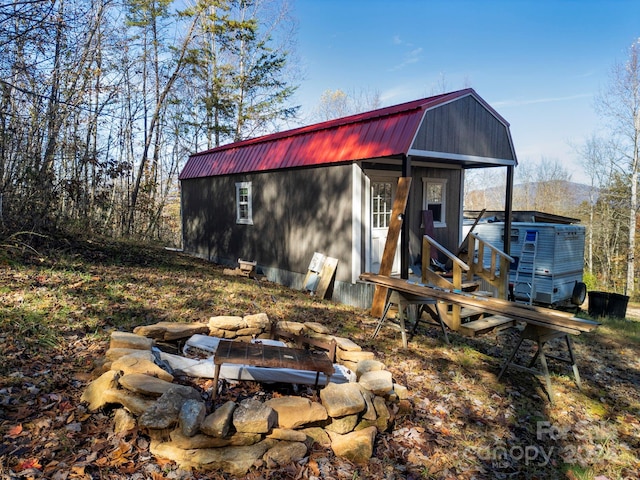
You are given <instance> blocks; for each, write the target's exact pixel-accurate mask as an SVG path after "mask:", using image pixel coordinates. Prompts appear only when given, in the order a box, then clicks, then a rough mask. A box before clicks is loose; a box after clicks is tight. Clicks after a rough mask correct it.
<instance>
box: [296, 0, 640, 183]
mask: <svg viewBox="0 0 640 480" xmlns="http://www.w3.org/2000/svg"><path fill="white" fill-rule="evenodd" d="M293 4H294V15H295V16H296V18H297V19H298V22H299V28H298V49H297V55H298V57H299V59H300V61H301V68H302V71H303V75H304V77H303V79H302V80H301V82H300V88H299V90H298V93H297V100H298V103H300V104H301V105H302V107H303V114H304V113H307V114H308V113H309V112H310V110H312V109H313V108H314V107H315V106H317V104H318V101H319V99H320V96H321V95H322V92H324V91H325V90H327V89H330V90H336V89H341V90H343V91H345V92H348V93H350V92H356V93H357V92H360V91H377V92H378V93H379V94H380V96H381V99H382V103H383V106H387V105H393V104H396V103H402V102H405V101H409V100H414V99H418V98H423V97H427V96H430V95H433V94H436V93H440V92H441V91H442V85H444V86H445V87H446V90H459V89H461V88H467V87H471V88H473V89H475V90H476V92H478V94H479V95H480V96H481V97H483V98H484V99H485V100H486V101H488V102H489V104H491V105H492V106H493V107H494V108H495V109H496V110H497V111H498V112H499V113H500V114H501V115H502V116H503V117H504V118H506V120H507V121H508V122H509V123H510V124H511V133H512V136H513V140H514V144H515V148H516V153H517V155H518V160H519V162H520V163H524V162H530V163H535V162H539V161H540V160H541V159H542V158H545V159H547V160H558V161H560V162H562V163H563V164H565V165H566V168H567V170H568V171H569V172H570V173H571V174H572V179H573V180H574V181H586V178H585V177H584V175H582V174H581V172H580V165H579V160H578V155H577V154H576V152H575V147H574V146H572V145H580V144H582V143H584V140H585V139H586V138H587V137H588V136H590V135H591V134H592V133H595V132H597V131H598V129H599V128H601V126H600V125H599V123H601V122H600V119H599V118H598V116H597V115H596V113H595V111H594V97H595V96H596V95H597V94H598V93H599V92H600V91H601V90H603V89H605V88H606V86H607V84H608V82H609V72H610V71H611V67H612V66H613V64H614V63H615V62H623V61H624V60H625V59H626V52H627V48H628V47H629V45H631V43H632V42H634V41H635V40H636V39H637V38H638V37H640V0H607V1H605V0H603V1H594V0H572V1H568V0H555V1H552V0H536V1H530V0H510V1H508V0H487V1H484V0H475V1H458V0H451V1H444V0H293Z"/></svg>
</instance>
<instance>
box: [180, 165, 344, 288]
mask: <svg viewBox="0 0 640 480" xmlns="http://www.w3.org/2000/svg"><path fill="white" fill-rule="evenodd" d="M236 182H251V184H252V196H253V204H252V209H253V225H237V224H236V205H235V184H236ZM351 202H352V166H351V165H338V166H332V167H323V168H313V169H295V170H280V171H278V172H266V173H256V174H243V175H232V176H221V177H208V178H201V179H192V180H183V181H182V217H183V237H184V250H185V252H187V253H191V254H194V255H197V256H200V257H203V258H207V259H209V260H212V261H216V262H219V263H223V264H235V262H236V261H237V259H238V258H243V259H247V260H255V261H257V262H258V265H260V266H261V267H265V268H267V269H275V270H278V271H282V272H298V273H302V274H304V273H306V271H307V267H308V266H309V262H310V260H311V257H312V256H313V253H314V252H316V251H317V252H321V253H324V254H325V255H328V256H331V257H335V258H337V259H338V261H339V263H338V270H337V273H336V279H337V280H339V281H340V280H342V281H350V280H351V244H352V242H351V231H352V223H351V222H352V216H351V215H352V213H351Z"/></svg>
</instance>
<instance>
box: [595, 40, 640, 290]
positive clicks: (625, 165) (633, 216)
mask: <svg viewBox="0 0 640 480" xmlns="http://www.w3.org/2000/svg"><path fill="white" fill-rule="evenodd" d="M597 110H598V112H599V113H600V114H601V115H602V116H603V117H604V118H606V119H607V120H608V121H609V126H610V133H611V136H612V138H614V139H616V145H617V148H618V156H619V161H617V162H616V163H615V165H616V167H617V169H618V172H619V173H620V174H621V179H622V180H626V183H627V185H628V188H629V197H628V202H627V204H626V212H627V215H626V216H627V225H628V232H627V258H626V267H627V274H626V285H625V293H626V294H627V295H630V296H631V295H633V294H634V292H635V250H636V235H637V231H636V226H637V215H638V175H639V173H640V39H638V40H636V41H635V42H634V43H633V44H632V45H631V46H630V47H629V50H628V57H627V59H626V61H625V62H624V63H616V64H614V66H613V68H612V71H611V77H610V82H609V85H608V87H607V90H606V91H604V92H603V93H602V94H601V95H600V96H599V98H598V99H597Z"/></svg>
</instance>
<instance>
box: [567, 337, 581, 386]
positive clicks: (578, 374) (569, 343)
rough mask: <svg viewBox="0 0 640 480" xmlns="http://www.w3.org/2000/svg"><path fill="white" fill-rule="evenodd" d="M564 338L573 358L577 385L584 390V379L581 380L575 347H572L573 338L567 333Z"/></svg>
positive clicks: (572, 362) (570, 356) (572, 366)
mask: <svg viewBox="0 0 640 480" xmlns="http://www.w3.org/2000/svg"><path fill="white" fill-rule="evenodd" d="M564 338H565V339H566V341H567V350H569V358H570V359H571V368H572V369H573V376H574V377H575V379H576V385H577V386H578V388H579V389H580V390H582V380H580V372H579V371H578V364H577V363H576V359H575V357H574V355H573V348H572V347H571V339H570V338H569V335H565V336H564Z"/></svg>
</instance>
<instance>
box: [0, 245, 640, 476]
mask: <svg viewBox="0 0 640 480" xmlns="http://www.w3.org/2000/svg"><path fill="white" fill-rule="evenodd" d="M630 310H631V307H630ZM259 312H266V313H267V314H268V315H269V317H270V318H271V319H282V320H285V319H286V320H294V321H316V322H322V323H324V324H326V325H328V326H330V327H331V328H332V330H333V331H334V332H335V333H336V334H339V335H341V336H348V337H350V338H352V339H353V340H354V341H356V342H357V343H359V344H360V345H362V346H363V347H364V348H365V349H367V350H372V351H374V352H375V353H376V355H377V356H378V358H379V359H380V360H382V361H383V362H384V363H385V364H386V365H387V367H388V369H389V370H391V372H392V373H393V375H394V379H395V380H396V381H397V382H398V383H403V384H405V385H407V386H408V387H409V389H410V391H411V400H410V402H409V405H404V406H403V408H401V409H400V411H399V412H398V415H397V417H396V418H395V423H394V426H393V429H392V430H391V431H389V432H384V433H380V434H379V435H378V437H377V441H376V447H375V452H374V458H372V459H371V462H370V463H369V464H368V465H365V466H361V465H360V466H357V465H353V464H351V463H349V462H347V461H344V460H341V459H338V458H336V457H335V456H333V454H332V453H331V452H330V451H329V450H326V449H323V448H315V449H314V450H313V451H312V452H311V454H310V456H309V459H308V460H307V461H305V462H303V463H302V464H295V465H289V466H287V467H285V468H280V469H278V470H269V469H267V467H266V466H263V467H258V468H256V469H255V470H254V471H252V472H250V474H249V475H248V477H247V478H250V479H266V478H270V479H279V478H283V479H284V478H291V479H295V478H314V477H315V478H335V479H357V478H387V479H405V478H406V479H418V478H434V479H435V478H437V479H440V478H444V479H449V478H451V479H454V478H460V479H474V478H475V479H501V478H504V479H511V478H514V479H520V478H531V479H534V478H539V479H554V478H568V479H576V478H580V479H592V478H593V479H604V478H608V479H618V478H629V479H632V478H639V472H640V461H639V460H638V458H639V457H640V420H639V418H640V415H639V414H640V391H639V386H640V361H639V358H640V357H639V355H638V345H639V344H640V328H639V325H640V322H636V321H633V320H626V321H625V320H617V321H614V320H604V321H603V326H602V327H600V328H599V329H598V330H597V331H596V332H595V333H592V334H587V335H582V336H580V337H577V338H574V347H575V351H576V354H577V356H578V362H579V367H580V375H581V377H582V380H583V389H582V391H580V390H578V389H577V388H576V385H575V383H574V382H573V376H572V375H571V371H570V369H569V368H568V366H567V365H566V364H563V363H559V362H556V361H550V367H551V370H552V371H553V372H554V376H553V380H552V381H553V387H554V389H555V392H556V398H555V402H554V403H553V404H552V403H550V402H549V401H548V399H547V398H546V394H545V389H544V388H543V384H542V383H541V381H540V380H539V379H537V378H534V377H532V376H530V375H527V374H523V373H519V372H516V371H513V370H509V371H508V372H507V373H506V374H505V376H504V377H503V378H502V379H501V381H498V380H497V374H498V372H499V370H500V366H501V363H502V361H503V359H504V357H505V356H506V355H507V354H508V352H509V351H510V350H511V348H513V346H514V345H515V341H516V338H517V332H516V331H515V329H508V330H503V331H500V332H497V333H490V334H485V335H482V336H480V337H477V338H466V337H462V336H460V335H458V334H455V333H450V339H451V345H450V346H448V345H446V344H444V342H443V341H442V338H441V336H440V333H439V332H438V329H437V328H435V327H431V326H428V325H425V326H422V325H421V326H420V328H419V330H418V333H417V335H416V336H415V337H414V338H413V339H412V341H411V342H410V348H409V349H407V350H404V349H402V348H401V341H400V335H399V333H398V332H397V331H396V330H394V329H393V328H391V327H385V328H383V330H382V332H381V334H380V335H379V336H378V337H377V338H376V339H375V341H372V340H371V339H370V334H371V332H372V331H373V328H374V326H375V323H376V320H375V319H373V318H371V317H369V316H368V315H367V313H366V312H365V311H363V310H360V309H355V308H351V307H347V306H344V305H340V304H336V303H333V302H330V301H320V300H317V299H315V298H312V297H309V296H308V295H305V294H303V293H301V292H297V291H293V290H290V289H287V288H284V287H281V286H278V285H275V284H271V283H269V282H266V281H261V282H257V281H254V280H250V279H245V278H238V277H228V276H224V275H223V273H222V268H221V267H218V266H215V265H212V264H210V263H207V262H204V261H201V260H197V259H192V258H189V257H186V256H184V255H181V254H179V253H176V252H168V251H165V250H163V249H154V248H151V247H140V246H136V245H127V244H104V243H101V244H98V243H87V242H73V241H69V240H63V241H57V242H49V243H48V244H46V245H45V244H41V245H35V246H34V249H30V248H24V247H23V246H20V245H14V246H11V245H4V246H2V247H0V437H1V438H2V443H1V444H0V478H2V479H4V478H24V479H29V478H48V479H67V478H68V479H72V478H73V479H76V478H77V479H120V478H127V479H153V480H157V479H163V478H167V479H169V478H172V479H199V478H227V477H225V476H224V475H223V474H220V473H216V472H208V473H202V472H187V471H184V470H180V469H179V468H177V467H176V466H175V465H174V464H172V463H167V462H163V461H162V460H159V459H156V458H153V457H152V456H151V455H150V453H149V439H148V438H147V437H146V436H145V435H144V433H143V432H129V433H128V434H126V435H115V434H114V433H113V418H112V412H111V411H108V410H104V411H100V412H96V413H90V412H87V411H86V408H85V406H84V405H83V404H81V403H80V401H79V398H80V395H81V394H82V391H83V389H84V387H85V386H86V385H87V383H88V382H89V381H91V379H93V378H95V376H96V375H97V373H98V371H99V366H100V361H101V359H102V357H103V354H104V352H105V350H106V347H107V344H108V337H109V334H110V332H111V331H113V330H114V329H118V330H124V331H131V330H132V329H133V327H134V326H136V325H141V324H151V323H155V322H157V321H162V320H164V321H203V320H206V319H208V318H209V317H210V316H212V315H221V314H225V315H246V314H250V313H259ZM560 346H561V345H560ZM528 348H529V347H528ZM528 351H529V352H532V351H533V348H529V350H528ZM524 353H526V350H525V352H524Z"/></svg>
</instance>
